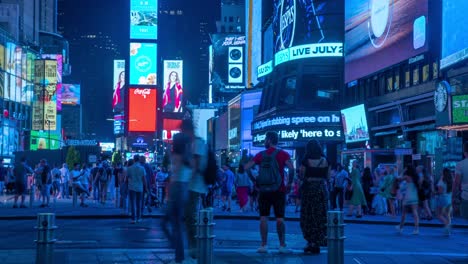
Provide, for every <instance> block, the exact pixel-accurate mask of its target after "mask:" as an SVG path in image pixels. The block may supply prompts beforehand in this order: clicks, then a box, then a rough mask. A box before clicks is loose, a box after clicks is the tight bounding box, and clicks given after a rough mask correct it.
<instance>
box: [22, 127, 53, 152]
mask: <svg viewBox="0 0 468 264" xmlns="http://www.w3.org/2000/svg"><path fill="white" fill-rule="evenodd" d="M30 143H31V145H30V147H29V148H30V150H39V149H59V148H60V145H61V144H60V136H59V135H58V134H55V133H49V132H47V131H36V130H32V131H31V141H30Z"/></svg>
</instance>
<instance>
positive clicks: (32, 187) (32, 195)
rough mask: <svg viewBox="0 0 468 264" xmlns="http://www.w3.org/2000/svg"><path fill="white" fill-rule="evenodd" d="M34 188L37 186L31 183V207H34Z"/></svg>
mask: <svg viewBox="0 0 468 264" xmlns="http://www.w3.org/2000/svg"><path fill="white" fill-rule="evenodd" d="M34 189H36V186H35V185H34V184H31V189H30V190H29V208H31V207H33V204H34V195H35V193H34Z"/></svg>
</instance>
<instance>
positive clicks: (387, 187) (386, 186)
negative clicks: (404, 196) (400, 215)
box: [366, 167, 396, 217]
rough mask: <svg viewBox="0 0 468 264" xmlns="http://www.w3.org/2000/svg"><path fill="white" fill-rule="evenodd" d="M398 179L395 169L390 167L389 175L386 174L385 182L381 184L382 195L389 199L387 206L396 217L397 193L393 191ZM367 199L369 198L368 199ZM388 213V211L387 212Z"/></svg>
mask: <svg viewBox="0 0 468 264" xmlns="http://www.w3.org/2000/svg"><path fill="white" fill-rule="evenodd" d="M395 180H396V176H395V169H394V168H393V167H392V168H390V169H389V171H388V173H387V175H385V176H384V178H383V182H382V184H381V185H380V196H381V197H383V198H385V200H386V201H387V208H388V211H390V216H392V217H395V215H396V213H395V198H396V197H395V195H396V193H394V192H393V185H394V182H395ZM366 200H367V199H366ZM387 213H388V212H387Z"/></svg>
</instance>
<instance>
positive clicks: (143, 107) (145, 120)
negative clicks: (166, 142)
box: [127, 88, 157, 132]
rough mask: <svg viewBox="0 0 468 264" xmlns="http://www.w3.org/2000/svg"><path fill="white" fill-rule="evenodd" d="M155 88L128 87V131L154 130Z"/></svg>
mask: <svg viewBox="0 0 468 264" xmlns="http://www.w3.org/2000/svg"><path fill="white" fill-rule="evenodd" d="M156 100H157V90H156V89H141V88H130V90H129V101H128V108H129V109H128V119H127V122H128V131H130V132H155V131H156V116H157V114H156V111H157V109H156Z"/></svg>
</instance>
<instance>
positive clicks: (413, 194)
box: [396, 166, 419, 235]
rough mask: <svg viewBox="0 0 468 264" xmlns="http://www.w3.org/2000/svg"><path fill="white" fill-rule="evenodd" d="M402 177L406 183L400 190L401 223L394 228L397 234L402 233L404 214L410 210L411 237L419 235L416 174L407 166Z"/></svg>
mask: <svg viewBox="0 0 468 264" xmlns="http://www.w3.org/2000/svg"><path fill="white" fill-rule="evenodd" d="M403 176H404V178H405V181H406V185H405V187H403V188H402V193H403V209H402V214H401V221H400V224H399V225H398V226H396V228H397V230H398V232H400V233H402V232H403V226H405V219H406V212H407V211H408V210H411V211H412V212H413V219H414V231H413V235H418V234H419V216H418V204H419V199H418V180H419V178H418V174H417V173H416V170H415V169H414V168H413V167H411V166H408V167H407V168H406V170H405V172H404V173H403Z"/></svg>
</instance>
